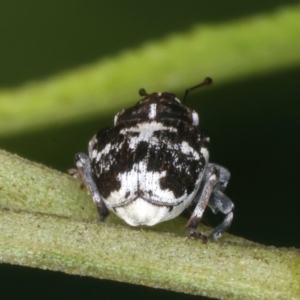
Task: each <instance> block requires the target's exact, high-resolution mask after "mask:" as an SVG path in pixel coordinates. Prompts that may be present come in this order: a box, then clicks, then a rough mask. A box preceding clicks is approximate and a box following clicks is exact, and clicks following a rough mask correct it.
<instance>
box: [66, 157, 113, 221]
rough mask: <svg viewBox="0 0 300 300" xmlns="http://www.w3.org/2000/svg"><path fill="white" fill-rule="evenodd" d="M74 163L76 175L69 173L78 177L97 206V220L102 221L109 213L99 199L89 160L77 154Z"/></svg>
mask: <svg viewBox="0 0 300 300" xmlns="http://www.w3.org/2000/svg"><path fill="white" fill-rule="evenodd" d="M75 163H76V166H77V169H78V171H77V174H74V172H72V171H71V172H72V173H73V175H74V176H75V177H78V178H79V179H80V180H81V181H82V183H83V184H84V186H86V188H87V190H88V193H89V194H90V195H91V196H92V198H93V201H94V202H95V204H96V205H97V209H98V213H99V220H100V221H103V220H104V219H105V218H106V217H107V216H108V214H109V211H108V209H107V207H106V205H105V203H104V201H103V200H102V198H101V195H100V193H99V190H98V187H97V184H96V181H95V179H94V175H93V172H92V165H91V160H90V158H89V157H88V156H87V155H86V154H84V153H77V154H76V155H75ZM69 172H70V171H69ZM72 173H71V174H72Z"/></svg>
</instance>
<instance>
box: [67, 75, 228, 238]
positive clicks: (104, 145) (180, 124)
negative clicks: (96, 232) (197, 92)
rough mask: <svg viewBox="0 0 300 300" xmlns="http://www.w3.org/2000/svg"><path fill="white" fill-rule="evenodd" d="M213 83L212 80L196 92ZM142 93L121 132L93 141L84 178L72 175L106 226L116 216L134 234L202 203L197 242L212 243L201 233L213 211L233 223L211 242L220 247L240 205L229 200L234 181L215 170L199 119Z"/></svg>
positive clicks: (117, 121) (80, 157) (81, 163)
mask: <svg viewBox="0 0 300 300" xmlns="http://www.w3.org/2000/svg"><path fill="white" fill-rule="evenodd" d="M211 82H212V80H211V79H210V78H206V79H205V80H204V81H203V82H202V83H201V84H199V85H197V86H195V87H192V88H191V89H194V88H196V87H199V86H203V85H207V84H210V83H211ZM189 90H190V89H187V90H186V93H185V97H186V95H187V93H188V91H189ZM139 93H140V95H141V96H144V98H143V99H142V100H140V101H139V102H137V104H135V105H134V106H132V107H130V108H128V109H125V110H124V109H123V110H122V111H120V112H119V113H117V114H116V116H115V118H114V127H112V128H108V129H102V130H100V131H99V132H98V133H97V134H96V135H95V136H94V137H93V138H92V140H91V141H90V142H89V147H88V152H89V155H88V156H87V155H86V154H84V153H77V154H76V156H75V163H76V166H77V170H74V169H73V170H70V173H71V174H73V175H74V176H75V177H78V178H80V180H81V181H82V183H83V185H84V186H86V187H87V189H88V192H89V193H90V194H91V196H92V197H93V200H94V202H95V203H96V205H97V208H98V212H99V216H100V220H101V221H103V220H104V219H105V217H106V216H107V215H108V214H109V210H110V211H113V212H114V213H115V214H116V215H117V216H119V217H120V218H121V219H123V220H124V221H125V222H126V223H128V224H129V225H131V226H138V225H148V226H152V225H155V224H157V223H160V222H163V221H167V220H170V219H173V218H175V217H177V216H178V215H179V214H180V213H181V212H182V211H183V210H184V209H185V208H187V207H188V206H189V205H191V204H192V203H194V204H196V206H195V209H194V211H193V213H192V216H191V217H190V219H189V221H188V223H187V227H188V228H189V234H190V236H191V237H193V238H197V239H200V240H202V241H204V242H205V241H206V240H207V238H206V236H204V235H203V234H201V233H199V232H197V231H196V227H197V225H198V223H199V221H200V219H201V217H202V215H203V212H204V210H205V208H206V207H207V206H209V207H210V208H211V209H212V211H213V212H214V213H217V212H218V211H220V212H222V213H223V214H225V215H226V217H225V219H224V221H223V223H221V224H220V225H219V226H217V227H216V228H215V229H214V230H213V232H212V233H211V234H210V235H209V237H208V238H211V239H213V240H215V239H218V238H219V237H220V236H221V235H222V232H224V231H225V230H226V229H227V228H228V227H229V226H230V223H231V221H232V219H233V212H232V210H233V207H234V205H233V203H232V202H231V200H230V199H229V198H228V197H227V196H225V195H224V194H223V191H224V190H225V188H226V186H227V183H228V180H229V177H230V173H229V171H228V170H226V169H225V168H223V167H221V166H219V165H216V164H213V163H209V151H208V145H209V137H208V136H207V135H206V134H205V132H204V131H203V130H202V129H201V128H200V126H199V115H198V113H197V112H196V111H194V110H192V109H190V108H188V107H186V106H185V105H183V104H182V102H181V101H180V100H179V99H178V98H176V96H175V95H174V94H172V93H169V92H164V93H152V94H147V93H146V91H145V90H144V89H141V90H140V92H139ZM185 97H184V98H185Z"/></svg>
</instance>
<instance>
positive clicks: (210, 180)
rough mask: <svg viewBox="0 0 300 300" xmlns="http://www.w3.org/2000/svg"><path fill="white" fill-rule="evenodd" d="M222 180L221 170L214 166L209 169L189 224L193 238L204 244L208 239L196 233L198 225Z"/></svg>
mask: <svg viewBox="0 0 300 300" xmlns="http://www.w3.org/2000/svg"><path fill="white" fill-rule="evenodd" d="M219 178H220V171H219V168H217V167H215V166H212V167H210V168H208V169H207V171H206V174H205V181H204V185H203V188H202V190H201V195H200V198H199V200H198V202H197V205H196V207H195V209H194V211H193V213H192V215H191V217H190V219H189V221H188V223H187V227H188V228H189V233H190V236H191V237H194V238H196V239H200V240H202V241H203V242H206V241H207V237H206V236H205V235H203V234H201V233H199V232H197V231H196V228H197V225H198V223H199V222H200V220H201V217H202V215H203V212H204V210H205V208H206V206H207V205H208V201H209V198H210V195H211V193H212V191H213V189H214V187H215V186H216V184H217V183H218V181H219Z"/></svg>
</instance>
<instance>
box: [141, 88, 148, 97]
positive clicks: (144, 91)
mask: <svg viewBox="0 0 300 300" xmlns="http://www.w3.org/2000/svg"><path fill="white" fill-rule="evenodd" d="M139 95H140V96H144V97H146V96H149V94H148V93H147V92H146V90H145V89H143V88H141V89H139Z"/></svg>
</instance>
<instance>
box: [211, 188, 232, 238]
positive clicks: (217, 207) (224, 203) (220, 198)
mask: <svg viewBox="0 0 300 300" xmlns="http://www.w3.org/2000/svg"><path fill="white" fill-rule="evenodd" d="M208 206H209V207H210V208H211V210H212V211H213V212H214V213H217V212H218V211H220V212H221V213H223V214H225V215H226V217H225V219H224V221H223V222H222V223H221V224H220V225H218V226H217V227H216V228H215V229H214V230H213V232H212V233H211V234H210V235H209V237H208V238H209V239H212V240H216V239H218V238H219V237H221V235H222V232H224V231H226V230H227V229H228V227H229V226H230V224H231V222H232V219H233V212H232V211H233V208H234V204H233V203H232V202H231V200H230V199H229V198H228V197H227V196H226V195H224V194H223V192H222V191H220V190H214V191H213V192H212V194H211V196H210V198H209V202H208Z"/></svg>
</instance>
